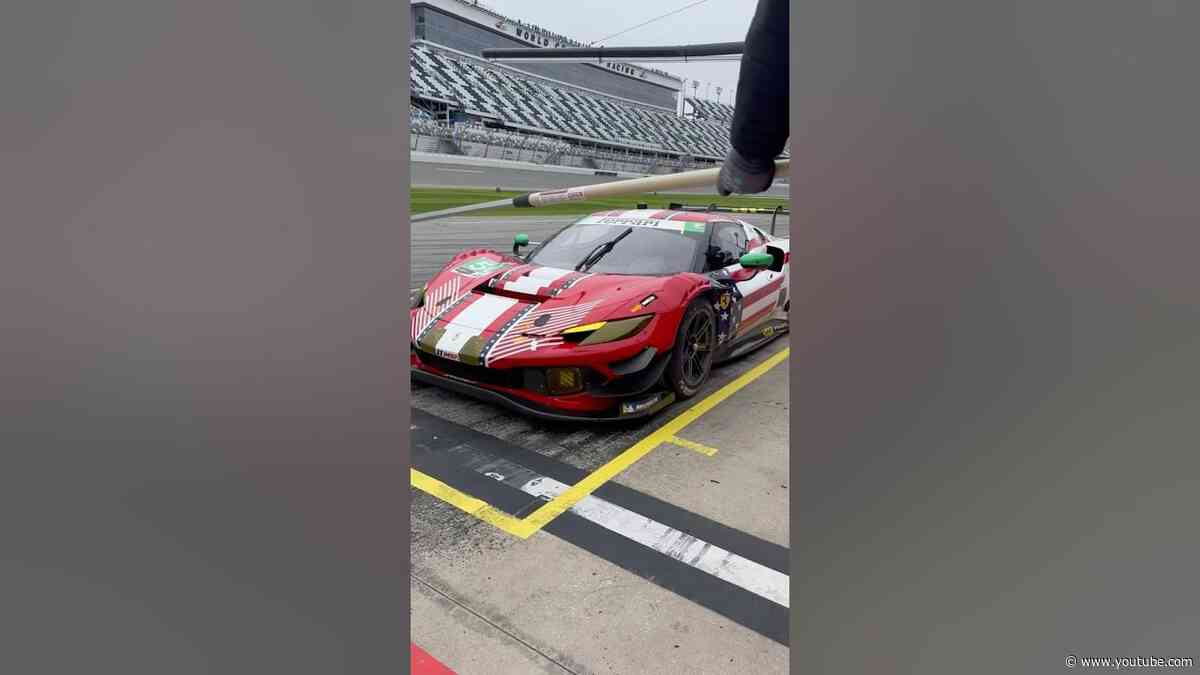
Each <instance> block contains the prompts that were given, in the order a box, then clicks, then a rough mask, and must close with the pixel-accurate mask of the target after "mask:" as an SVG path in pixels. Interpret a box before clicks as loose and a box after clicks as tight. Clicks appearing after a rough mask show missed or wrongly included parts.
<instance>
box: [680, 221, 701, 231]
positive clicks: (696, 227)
mask: <svg viewBox="0 0 1200 675" xmlns="http://www.w3.org/2000/svg"><path fill="white" fill-rule="evenodd" d="M704 225H705V223H698V222H695V221H686V222H684V223H683V231H684V232H700V233H703V232H704Z"/></svg>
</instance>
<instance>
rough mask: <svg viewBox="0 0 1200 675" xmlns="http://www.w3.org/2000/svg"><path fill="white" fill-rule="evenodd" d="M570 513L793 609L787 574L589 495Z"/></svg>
mask: <svg viewBox="0 0 1200 675" xmlns="http://www.w3.org/2000/svg"><path fill="white" fill-rule="evenodd" d="M494 477H495V476H493V478H494ZM569 487H570V486H568V485H566V484H564V483H560V482H558V481H556V480H554V479H553V478H548V477H546V476H539V477H537V478H534V479H533V480H531V481H529V482H527V483H525V484H524V485H522V486H521V491H522V492H524V493H526V494H530V495H533V496H535V497H544V498H547V499H554V498H555V497H557V496H558V495H560V494H562V493H563V492H565V491H566V490H567V488H569ZM571 513H574V514H576V515H578V516H581V517H583V518H585V519H587V520H590V521H592V522H593V523H596V524H597V525H599V526H601V527H603V528H605V529H606V530H609V531H612V532H616V533H617V534H619V535H621V536H623V537H626V538H629V539H632V540H633V541H636V542H637V543H639V544H641V545H643V546H646V547H648V548H650V549H653V550H655V551H658V552H659V553H662V554H663V555H667V556H670V557H672V558H674V559H676V560H678V561H680V562H682V563H685V564H687V565H691V566H692V567H695V568H696V569H699V570H702V571H704V572H707V573H709V574H711V575H713V576H715V577H717V578H719V579H724V580H725V581H728V582H729V583H731V584H733V585H735V586H739V587H741V588H744V589H746V590H747V591H750V592H751V593H754V594H755V595H758V596H760V597H763V598H766V599H767V600H770V601H771V602H774V603H776V604H778V605H783V606H784V607H788V602H789V594H790V592H791V579H790V578H789V577H788V575H786V574H783V573H780V572H777V571H775V570H773V569H771V568H769V567H764V566H763V565H760V564H758V563H756V562H754V561H753V560H747V559H745V558H743V557H741V556H739V555H737V554H735V553H730V552H729V551H726V550H725V549H723V548H719V547H717V546H713V545H712V544H710V543H708V542H706V541H702V540H700V539H697V538H696V537H693V536H692V535H690V534H687V533H684V532H681V531H679V530H676V529H673V528H670V527H667V526H666V525H663V524H662V523H659V522H657V521H654V520H650V519H649V518H647V517H645V516H643V515H640V514H637V513H634V512H633V511H630V510H629V509H626V508H624V507H621V506H617V505H616V504H613V503H612V502H608V501H605V500H603V499H600V498H599V497H593V496H591V495H589V496H587V497H584V498H583V499H581V500H580V501H579V503H577V504H575V506H572V507H571Z"/></svg>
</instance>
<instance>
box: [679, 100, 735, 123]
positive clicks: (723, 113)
mask: <svg viewBox="0 0 1200 675" xmlns="http://www.w3.org/2000/svg"><path fill="white" fill-rule="evenodd" d="M684 101H685V102H686V103H687V104H688V105H690V106H691V107H692V113H693V115H695V119H700V120H709V121H711V122H719V123H721V124H723V125H725V126H727V127H728V126H731V125H732V124H733V106H731V105H729V104H727V103H718V102H716V101H709V100H707V99H703V98H692V97H690V96H689V97H687V98H685V99H684Z"/></svg>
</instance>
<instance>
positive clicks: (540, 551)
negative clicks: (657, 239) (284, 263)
mask: <svg viewBox="0 0 1200 675" xmlns="http://www.w3.org/2000/svg"><path fill="white" fill-rule="evenodd" d="M752 219H754V220H755V221H756V222H758V223H760V224H761V223H764V218H763V217H752ZM570 220H571V218H570V217H549V218H547V217H529V218H522V219H520V220H515V219H509V218H469V217H468V218H455V219H447V220H438V221H431V222H424V223H416V224H414V226H413V227H414V229H413V253H412V257H413V266H414V279H415V280H419V281H420V282H423V281H424V279H425V278H427V276H428V274H430V273H432V271H433V270H434V269H435V268H436V267H438V266H439V265H440V261H442V260H445V259H446V258H447V257H448V256H449V255H451V254H453V253H454V252H456V251H458V250H460V249H462V248H466V247H471V246H480V245H485V246H497V247H508V246H511V241H512V235H513V234H514V233H515V232H518V231H520V232H526V233H528V234H529V235H530V237H531V238H532V239H534V240H537V239H538V238H539V237H543V236H545V235H546V234H549V233H551V232H553V231H555V230H557V229H558V228H559V227H562V226H563V225H565V224H566V223H567V222H569V221H570ZM765 220H769V217H766V219H765ZM780 220H781V223H780V226H779V227H778V228H777V232H778V233H781V234H786V233H787V224H786V219H784V218H781V219H780ZM422 275H424V276H422ZM414 285H417V283H414ZM787 342H788V338H787V337H786V336H784V337H781V338H778V339H776V340H775V341H774V342H772V343H770V344H768V345H767V346H766V347H764V348H763V349H761V350H759V351H757V352H755V353H753V354H750V355H748V356H747V357H744V358H742V359H740V360H738V361H734V362H732V363H729V364H726V365H724V366H721V367H719V368H717V369H716V370H715V371H714V373H713V378H712V381H711V382H710V384H709V386H708V387H707V388H706V389H705V390H704V391H702V392H701V393H700V394H699V395H698V396H696V397H695V398H693V399H691V400H689V401H685V402H677V403H675V404H672V405H671V406H670V407H668V408H667V409H666V410H664V411H663V412H662V413H660V414H659V415H657V416H655V417H653V418H651V419H649V420H642V421H633V422H626V423H622V424H616V425H599V426H585V425H577V424H553V423H544V422H538V421H534V420H530V419H527V418H523V417H518V416H515V415H513V414H511V413H509V412H507V411H506V410H504V409H501V408H498V407H496V406H493V405H490V404H486V403H482V402H478V401H474V400H471V399H467V398H464V397H461V396H458V395H456V394H452V393H450V392H446V391H443V390H440V389H437V388H433V387H427V386H423V385H419V384H413V411H412V424H413V429H412V440H413V460H412V462H413V469H414V471H413V476H412V487H411V488H410V489H411V493H412V500H413V506H412V512H411V525H410V537H411V542H412V547H413V548H412V566H413V567H412V578H411V591H412V617H413V621H412V639H413V641H414V642H415V643H417V644H420V645H422V646H423V647H425V648H426V649H428V650H429V651H430V652H431V653H436V654H437V655H438V658H439V659H440V660H441V661H442V662H444V663H445V664H446V665H447V666H449V667H450V668H452V669H453V670H455V671H456V672H458V673H460V675H471V674H472V673H486V674H488V675H495V674H497V673H501V674H502V673H533V672H545V673H643V672H664V673H675V672H680V673H683V672H686V673H730V672H754V673H785V672H788V663H789V649H788V635H787V632H788V623H789V616H790V609H789V607H788V605H789V600H788V592H787V589H788V588H789V580H788V577H787V572H788V560H789V556H790V551H789V549H788V522H787V504H788V459H789V457H788V455H789V450H788V445H787V425H788V400H787V362H786V357H787ZM572 486H574V487H572Z"/></svg>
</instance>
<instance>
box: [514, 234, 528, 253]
mask: <svg viewBox="0 0 1200 675" xmlns="http://www.w3.org/2000/svg"><path fill="white" fill-rule="evenodd" d="M528 245H529V235H527V234H525V233H524V232H522V233H521V234H518V235H517V236H515V237H513V255H517V254H519V253H520V252H521V247H522V246H528Z"/></svg>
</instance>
